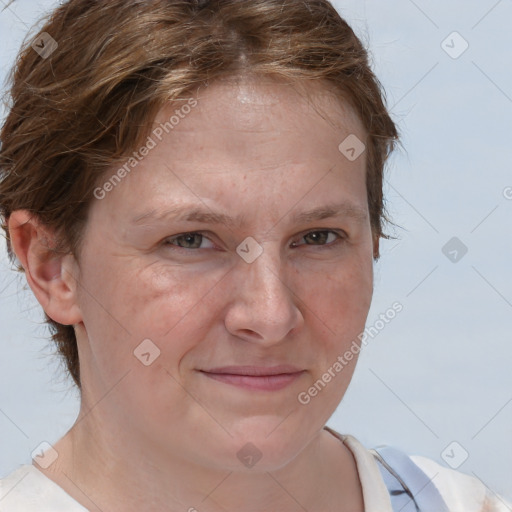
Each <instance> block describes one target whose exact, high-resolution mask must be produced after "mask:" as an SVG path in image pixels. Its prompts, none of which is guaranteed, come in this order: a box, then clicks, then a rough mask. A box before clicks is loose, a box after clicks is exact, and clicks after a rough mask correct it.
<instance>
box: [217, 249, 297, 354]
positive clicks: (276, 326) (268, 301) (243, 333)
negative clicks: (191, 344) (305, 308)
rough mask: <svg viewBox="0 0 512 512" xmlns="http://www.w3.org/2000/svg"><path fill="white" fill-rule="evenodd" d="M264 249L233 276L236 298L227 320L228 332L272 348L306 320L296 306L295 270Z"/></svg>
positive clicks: (238, 268) (240, 264)
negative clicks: (291, 279) (292, 278)
mask: <svg viewBox="0 0 512 512" xmlns="http://www.w3.org/2000/svg"><path fill="white" fill-rule="evenodd" d="M277 251H278V249H276V250H274V251H271V250H270V248H269V247H264V250H263V253H262V254H261V255H260V256H259V257H258V258H256V260H254V261H253V262H252V263H247V262H246V261H244V260H242V259H240V261H239V262H238V263H237V268H235V269H234V270H233V272H232V275H231V279H232V289H233V290H234V293H233V298H232V300H231V302H230V303H229V308H228V310H227V312H226V316H225V325H226V328H227V329H228V331H229V332H230V333H231V334H233V335H235V336H237V337H239V338H243V339H245V340H247V341H253V342H257V343H258V344H260V345H273V344H275V343H278V342H279V341H282V340H283V339H285V338H286V337H287V335H288V334H289V333H290V331H291V330H292V329H297V328H298V327H300V326H301V325H302V324H303V322H304V318H303V316H302V313H301V311H300V309H299V308H298V307H297V304H299V303H300V298H299V297H297V296H296V295H295V294H294V291H293V286H292V283H291V282H290V276H294V275H298V272H297V271H296V270H295V269H290V268H288V269H287V268H285V266H284V264H283V263H282V261H281V258H280V256H279V255H278V254H276V253H277Z"/></svg>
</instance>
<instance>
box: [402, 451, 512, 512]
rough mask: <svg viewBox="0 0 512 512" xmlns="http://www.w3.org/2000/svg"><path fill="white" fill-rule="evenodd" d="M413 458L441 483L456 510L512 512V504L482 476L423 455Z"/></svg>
mask: <svg viewBox="0 0 512 512" xmlns="http://www.w3.org/2000/svg"><path fill="white" fill-rule="evenodd" d="M409 458H410V459H411V460H412V461H413V462H414V464H416V466H417V467H419V468H420V469H421V470H422V471H423V472H424V473H425V474H426V475H427V476H428V478H429V479H430V480H431V481H432V482H433V484H434V485H435V486H436V487H437V489H438V490H439V492H440V494H441V495H442V497H443V499H444V500H445V502H446V504H447V505H448V508H449V510H450V511H453V512H459V511H460V512H512V504H511V503H508V502H507V501H506V500H505V499H504V498H502V497H501V496H498V495H497V494H496V493H494V492H493V491H492V490H491V489H489V488H487V487H486V485H485V484H484V483H482V482H481V481H480V480H479V479H478V478H476V477H473V476H470V475H467V474H465V473H462V472H459V471H455V470H454V469H450V468H446V467H444V466H442V465H441V464H438V463H437V462H435V461H433V460H431V459H429V458H427V457H423V456H419V455H411V456H409Z"/></svg>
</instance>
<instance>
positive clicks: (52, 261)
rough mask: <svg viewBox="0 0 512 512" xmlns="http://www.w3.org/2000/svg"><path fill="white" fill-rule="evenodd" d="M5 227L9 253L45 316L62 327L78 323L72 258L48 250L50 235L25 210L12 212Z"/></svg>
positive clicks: (48, 230)
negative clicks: (7, 235)
mask: <svg viewBox="0 0 512 512" xmlns="http://www.w3.org/2000/svg"><path fill="white" fill-rule="evenodd" d="M7 225H8V229H9V236H10V240H11V246H12V250H13V251H14V254H16V257H17V258H18V260H19V261H20V263H21V265H22V266H23V268H24V270H25V275H26V277H27V282H28V284H29V286H30V288H31V289H32V291H33V292H34V295H35V296H36V299H37V300H38V301H39V303H40V304H41V306H42V307H43V309H44V311H45V312H46V314H47V315H48V316H49V317H50V318H51V319H52V320H54V321H55V322H58V323H59V324H63V325H73V324H77V323H79V322H81V321H82V313H81V311H80V308H79V306H78V303H77V294H76V290H77V281H76V277H77V275H78V274H77V270H78V266H77V264H76V260H75V258H74V257H73V255H72V254H62V253H57V252H55V251H52V248H54V247H55V245H56V243H55V242H56V237H55V235H54V233H53V232H52V231H51V230H50V229H49V228H47V227H46V226H43V224H42V223H41V222H40V221H39V220H38V219H37V218H36V216H35V215H34V214H32V213H30V212H29V211H27V210H16V211H14V212H12V213H11V215H10V217H9V219H8V222H7Z"/></svg>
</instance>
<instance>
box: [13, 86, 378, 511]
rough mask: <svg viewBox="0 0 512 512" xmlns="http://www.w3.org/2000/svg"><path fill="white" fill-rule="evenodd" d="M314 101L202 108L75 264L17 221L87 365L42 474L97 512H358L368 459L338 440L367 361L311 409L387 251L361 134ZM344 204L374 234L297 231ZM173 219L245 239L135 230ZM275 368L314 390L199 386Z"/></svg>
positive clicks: (25, 217)
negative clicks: (291, 371)
mask: <svg viewBox="0 0 512 512" xmlns="http://www.w3.org/2000/svg"><path fill="white" fill-rule="evenodd" d="M307 90H308V92H309V95H308V96H307V97H306V95H304V94H303V93H301V92H299V91H298V90H297V89H295V88H292V87H291V86H289V85H285V84H282V83H278V82H271V81H268V80H267V81H266V82H262V81H258V82H256V81H254V80H250V79H244V80H240V81H238V82H237V83H234V82H229V83H228V82H226V83H216V84H213V85H210V86H209V87H208V88H207V89H204V90H202V91H200V93H199V96H198V98H197V101H198V104H197V106H196V107H195V108H193V109H192V110H191V112H190V113H189V114H188V115H186V116H185V117H184V119H182V120H180V122H179V124H178V125H176V126H175V127H174V129H173V130H172V131H170V132H169V134H165V132H164V137H163V139H162V141H161V142H158V144H157V146H156V147H155V148H154V149H152V150H151V151H150V152H149V154H148V155H147V156H146V157H145V158H144V159H143V160H142V161H141V162H139V163H138V165H137V166H136V167H135V168H134V169H133V170H132V171H131V172H130V173H129V175H127V176H126V177H125V178H124V179H123V181H122V182H121V183H119V184H118V185H117V186H116V187H114V189H113V190H112V191H110V192H109V193H108V194H107V195H106V196H105V198H104V199H101V200H98V199H95V200H94V201H93V203H92V205H91V209H90V216H89V219H88V223H87V226H86V229H85V232H84V242H83V246H82V250H81V253H80V255H79V262H77V261H76V260H75V258H74V257H73V256H72V255H70V254H68V255H65V256H56V255H55V254H52V253H51V252H49V251H48V250H47V249H46V247H48V245H51V242H52V240H53V234H52V233H51V231H49V230H48V229H47V228H45V227H44V226H42V225H41V224H39V223H38V221H37V220H36V219H35V218H31V217H30V216H29V214H28V212H26V211H22V210H20V211H16V212H14V213H13V214H12V215H11V217H10V219H9V229H10V230H11V236H12V243H13V248H14V251H15V253H16V254H17V256H18V258H19V260H20V261H21V263H22V265H23V267H24V268H25V271H26V276H27V280H28V283H29V284H30V286H31V288H32V290H33V291H34V293H35V295H36V297H37V299H38V300H39V302H40V303H41V305H42V306H43V308H44V309H45V311H46V312H47V313H48V315H49V316H50V317H52V318H53V319H55V320H56V321H58V322H60V323H62V324H69V325H74V327H75V332H76V335H77V340H78V347H79V356H80V367H81V377H82V401H81V410H80V414H79V417H78V419H77V421H76V423H75V424H74V425H73V427H72V428H71V429H70V431H69V432H68V433H67V434H66V435H65V436H64V437H63V438H62V439H61V440H60V441H59V442H57V443H56V444H55V446H54V448H55V449H56V450H57V452H58V454H59V457H58V459H57V460H56V462H54V463H53V464H52V465H51V466H50V467H49V468H48V469H46V470H42V471H43V472H44V473H45V474H46V475H47V476H48V477H49V478H51V479H52V480H54V481H55V482H56V483H58V484H59V485H60V486H61V487H62V488H64V489H65V490H66V492H68V493H69V494H70V495H72V496H73V497H74V498H75V499H76V500H77V501H79V502H80V503H82V504H83V505H84V506H86V507H87V508H88V509H89V510H109V511H125V512H126V511H128V512H129V511H135V510H159V511H178V510H180V511H183V510H194V508H195V509H197V510H198V511H200V512H202V511H208V512H217V511H224V510H229V511H232V510H242V511H244V512H261V511H273V510H280V511H282V512H291V511H298V510H304V508H305V509H306V510H309V511H315V510H322V511H327V512H329V511H335V510H336V511H337V512H339V511H347V512H348V511H351V512H356V511H362V510H363V508H364V507H363V500H362V493H361V487H360V482H359V479H358V476H357V470H356V466H355V462H354V459H353V457H352V455H351V453H350V451H349V450H348V449H347V448H346V447H345V446H344V445H343V443H341V442H339V441H338V440H336V439H335V438H334V437H333V436H332V435H331V434H329V433H328V432H326V431H325V430H323V427H324V425H325V423H326V421H327V420H328V419H329V417H330V416H331V415H332V413H333V412H334V410H335V409H336V407H337V406H338V404H339V403H340V401H341V399H342V398H343V395H344V394H345V391H346V389H347V387H348V385H349V383H350V379H351V377H352V374H353V371H354V367H355V364H356V360H357V356H354V358H353V359H352V361H351V362H350V363H349V364H348V365H347V366H345V367H344V368H343V370H342V371H341V372H339V373H338V374H337V375H336V377H335V378H333V379H332V381H331V382H330V383H329V384H327V385H326V386H325V388H324V389H323V390H322V391H321V392H320V393H318V395H317V396H316V397H314V398H312V399H311V401H310V403H308V404H307V405H302V404H301V403H299V401H298V399H297V397H298V394H299V393H300V392H303V391H305V390H307V389H308V388H310V387H311V386H312V385H313V383H314V382H316V381H317V380H318V379H320V378H321V377H322V375H323V374H324V373H325V372H326V371H327V369H328V368H330V367H332V365H333V363H334V362H335V361H336V359H337V357H338V356H339V355H343V353H344V352H345V351H346V350H347V349H348V348H349V347H350V345H351V343H352V341H353V340H355V339H357V335H358V334H359V333H360V332H362V331H363V329H364V325H365V322H366V318H367V314H368V310H369V307H370V303H371V297H372V292H373V257H374V255H375V254H376V252H375V251H376V250H377V248H378V245H377V244H378V239H376V238H375V237H374V236H373V235H372V231H371V227H370V221H369V214H368V204H367V198H366V185H365V165H366V160H365V158H366V156H365V154H364V153H363V154H362V155H361V156H360V157H359V158H358V159H357V160H355V161H349V160H348V159H347V158H345V156H344V155H343V154H342V153H341V152H340V151H339V150H338V145H339V144H340V142H341V141H343V140H344V139H345V138H346V137H347V136H348V135H349V134H356V135H357V137H359V139H361V140H363V141H364V140H365V139H366V133H365V131H364V128H363V127H362V124H361V122H360V121H359V119H358V118H357V116H356V115H355V114H354V113H353V111H352V110H351V109H350V107H349V106H348V105H347V104H344V103H341V102H340V101H339V100H338V99H335V98H334V97H333V96H332V95H330V94H329V90H328V88H327V86H325V85H318V84H316V85H308V86H307ZM175 108H176V106H175V105H174V106H172V107H171V106H169V107H166V108H165V109H162V110H161V111H160V112H159V114H158V116H157V118H156V119H155V126H157V125H158V124H159V123H160V122H165V121H166V120H168V119H169V117H170V116H171V115H172V113H173V111H174V109H175ZM326 113H328V114H329V115H328V116H327V115H326ZM116 169H117V168H116ZM116 169H113V172H115V170H116ZM108 177H109V176H107V179H108ZM340 202H349V203H351V204H352V205H354V206H355V207H356V208H359V209H360V211H361V212H362V217H361V218H360V219H355V218H353V217H350V216H347V215H340V216H337V217H332V218H326V219H321V220H311V221H307V222H302V221H301V222H297V221H293V219H292V216H293V215H294V214H295V213H300V212H302V211H305V210H309V209H312V208H317V207H321V206H325V205H327V204H329V203H340ZM176 204H179V205H184V204H187V205H191V207H192V206H199V207H202V208H204V209H206V210H207V211H218V212H223V213H226V214H228V215H231V216H236V215H243V216H244V222H243V223H242V224H241V225H240V226H228V225H226V224H224V223H221V224H204V223H200V222H197V221H193V222H186V221H181V220H176V219H173V218H171V217H166V218H165V219H163V220H159V221H158V220H154V219H149V218H145V219H143V220H141V221H140V222H139V223H138V224H134V223H133V222H132V219H133V218H134V217H137V216H140V215H142V214H143V213H144V212H146V211H147V210H150V209H155V210H157V211H158V212H161V211H164V210H166V209H170V208H171V207H172V206H173V205H176ZM322 230H323V231H322ZM198 231H200V232H201V233H202V234H203V237H201V236H198V237H192V239H184V238H183V237H181V238H179V237H176V235H180V234H184V233H190V232H198ZM325 231H328V232H329V233H327V235H326V236H324V237H322V232H325ZM319 232H320V233H319ZM338 235H339V236H338ZM249 236H250V237H253V238H254V239H255V240H256V241H257V242H258V243H259V244H260V246H261V247H262V248H263V252H262V254H261V255H260V256H259V257H257V258H256V259H255V260H254V261H253V262H252V263H247V262H246V261H245V260H244V259H242V258H241V257H240V256H239V255H238V254H237V252H236V248H237V246H239V244H240V243H241V242H242V241H243V240H244V239H246V237H249ZM172 237H174V238H172ZM342 237H343V238H342ZM180 244H181V247H180ZM144 339H150V340H152V343H154V344H155V345H156V346H157V347H158V348H159V350H160V355H159V357H158V358H156V359H155V360H154V361H153V362H152V363H151V364H150V365H148V366H145V365H144V364H142V363H141V361H140V360H139V359H137V358H136V357H135V356H134V353H133V352H134V350H135V349H136V348H137V347H138V345H139V344H140V343H141V341H142V340H144ZM277 364H292V365H295V366H297V367H299V368H300V369H303V370H305V371H304V372H303V374H301V376H300V377H298V378H297V379H296V380H295V381H294V382H293V383H292V384H290V385H289V386H287V387H285V388H283V389H281V390H278V391H262V390H247V389H242V388H240V387H237V386H233V385H230V384H226V383H224V382H218V381H216V380H213V379H211V378H208V377H207V376H206V375H205V374H204V373H201V372H200V371H198V370H201V369H202V370H205V369H211V368H213V367H219V366H225V365H261V366H272V365H277ZM249 442H250V443H252V444H253V445H254V446H255V447H256V448H257V450H258V451H259V452H260V453H261V455H262V457H261V459H260V460H259V461H258V462H257V464H256V465H254V466H253V467H252V468H248V467H246V466H244V465H243V464H242V463H241V461H240V460H239V459H238V458H237V456H236V454H237V452H239V451H240V450H241V449H242V447H244V446H245V445H246V444H247V443H249ZM91 468H94V470H91ZM98 468H101V470H99V469H98Z"/></svg>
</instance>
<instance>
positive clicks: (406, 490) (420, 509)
mask: <svg viewBox="0 0 512 512" xmlns="http://www.w3.org/2000/svg"><path fill="white" fill-rule="evenodd" d="M372 453H373V456H374V457H375V459H376V460H377V463H378V467H379V469H380V472H381V474H382V478H383V479H384V483H385V485H386V487H387V489H388V491H389V494H390V498H391V504H392V507H393V511H394V512H398V511H400V512H450V511H449V509H448V507H447V505H446V503H445V501H444V500H443V498H442V497H441V494H440V493H439V491H438V490H437V488H436V486H435V485H434V484H433V483H432V481H431V480H430V478H429V477H428V476H427V475H426V474H425V473H424V472H423V471H422V470H421V469H420V468H419V467H418V466H417V465H416V464H415V463H414V462H413V461H412V459H411V458H410V457H409V456H408V455H407V454H405V453H404V452H402V451H400V450H397V449H396V448H393V447H391V446H383V447H378V448H374V449H373V450H372Z"/></svg>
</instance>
